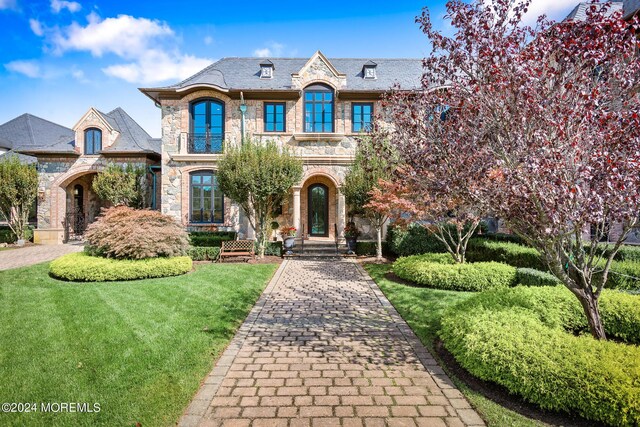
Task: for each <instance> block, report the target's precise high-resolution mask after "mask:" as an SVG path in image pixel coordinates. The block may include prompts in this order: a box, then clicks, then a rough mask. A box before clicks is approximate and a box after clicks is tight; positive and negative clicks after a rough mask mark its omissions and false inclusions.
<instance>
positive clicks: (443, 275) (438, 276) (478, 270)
mask: <svg viewBox="0 0 640 427" xmlns="http://www.w3.org/2000/svg"><path fill="white" fill-rule="evenodd" d="M393 272H394V273H395V275H396V276H398V277H400V278H401V279H404V280H408V281H410V282H413V283H415V284H416V285H420V286H425V287H428V288H436V289H448V290H453V291H483V290H486V289H492V288H500V287H509V286H513V285H514V284H515V282H516V269H515V268H514V267H511V266H510V265H506V264H501V263H497V262H479V263H472V264H469V263H467V264H456V263H455V262H454V261H453V258H451V256H450V255H449V254H443V253H439V254H423V255H413V256H410V257H402V258H399V259H398V260H397V261H396V262H395V263H394V264H393Z"/></svg>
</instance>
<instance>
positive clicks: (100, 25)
mask: <svg viewBox="0 0 640 427" xmlns="http://www.w3.org/2000/svg"><path fill="white" fill-rule="evenodd" d="M88 20H89V23H88V24H87V25H86V26H84V27H83V26H81V25H79V24H78V23H76V22H74V23H72V24H71V25H70V26H69V27H67V28H66V29H64V30H62V31H58V33H57V34H55V36H54V37H53V40H52V41H53V44H54V48H55V51H56V52H58V53H62V52H65V51H68V50H77V51H88V52H91V54H92V55H93V56H102V55H103V54H105V53H114V54H116V55H118V56H120V57H123V58H129V59H131V58H135V57H136V56H138V55H140V54H142V53H143V52H145V51H146V50H148V46H149V44H150V43H151V41H156V40H157V39H158V38H161V37H166V36H173V35H174V32H173V30H172V29H171V28H170V27H169V26H168V25H167V24H166V23H163V22H160V21H156V20H150V19H147V18H134V17H133V16H129V15H118V17H117V18H106V19H104V20H102V19H101V18H100V17H99V16H98V15H97V14H95V13H93V12H92V13H91V14H90V15H89V16H88Z"/></svg>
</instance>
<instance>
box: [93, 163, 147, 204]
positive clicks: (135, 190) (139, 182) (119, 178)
mask: <svg viewBox="0 0 640 427" xmlns="http://www.w3.org/2000/svg"><path fill="white" fill-rule="evenodd" d="M92 188H93V191H95V192H96V194H97V195H98V197H99V198H101V199H103V200H106V201H108V202H110V203H111V204H112V205H114V206H118V205H125V206H129V207H132V208H135V209H143V208H145V207H146V206H147V174H146V170H145V168H144V167H142V166H134V165H131V164H127V165H118V164H115V163H111V164H109V165H108V166H107V167H106V168H105V169H104V170H103V171H101V172H99V173H98V175H97V176H96V177H95V178H94V180H93V184H92Z"/></svg>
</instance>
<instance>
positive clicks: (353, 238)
mask: <svg viewBox="0 0 640 427" xmlns="http://www.w3.org/2000/svg"><path fill="white" fill-rule="evenodd" d="M359 235H360V231H359V230H358V228H357V227H356V223H355V222H353V221H349V222H348V223H347V226H346V227H345V228H344V238H345V240H346V241H347V252H348V253H350V254H353V253H355V252H356V246H357V244H358V236H359Z"/></svg>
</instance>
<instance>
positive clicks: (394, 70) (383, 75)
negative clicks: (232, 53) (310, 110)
mask: <svg viewBox="0 0 640 427" xmlns="http://www.w3.org/2000/svg"><path fill="white" fill-rule="evenodd" d="M268 60H269V61H271V62H272V63H273V65H274V70H275V71H274V72H273V78H271V79H261V78H260V64H261V63H264V62H265V58H223V59H221V60H219V61H217V62H215V63H213V64H211V65H210V66H208V67H207V68H205V69H204V70H202V71H200V72H199V73H197V74H195V75H193V76H191V77H189V78H188V79H186V80H184V81H182V82H180V83H178V84H175V85H172V86H167V87H164V88H157V89H182V88H186V87H189V86H194V85H200V84H209V85H214V86H218V87H220V88H222V89H229V90H247V91H249V90H287V89H291V74H294V73H297V72H298V71H300V69H301V68H302V67H304V65H305V64H306V63H307V61H309V58H268ZM329 61H330V62H331V64H333V66H334V67H335V68H336V69H337V70H338V71H339V72H340V73H344V74H345V75H346V77H347V85H346V87H345V88H343V90H361V91H382V90H388V89H390V88H391V87H393V86H394V85H396V84H397V85H399V86H400V88H402V89H416V88H419V87H420V85H421V78H422V74H423V70H422V60H421V59H389V58H329ZM370 62H374V63H375V64H377V67H376V74H377V79H375V80H373V79H364V78H363V76H362V68H363V66H364V65H365V64H366V63H370ZM143 90H144V89H143Z"/></svg>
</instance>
